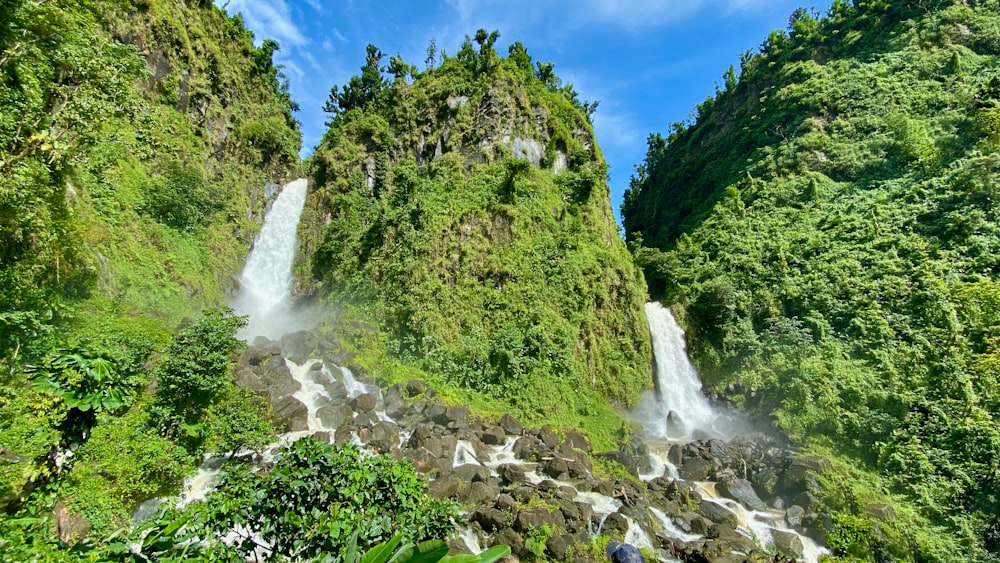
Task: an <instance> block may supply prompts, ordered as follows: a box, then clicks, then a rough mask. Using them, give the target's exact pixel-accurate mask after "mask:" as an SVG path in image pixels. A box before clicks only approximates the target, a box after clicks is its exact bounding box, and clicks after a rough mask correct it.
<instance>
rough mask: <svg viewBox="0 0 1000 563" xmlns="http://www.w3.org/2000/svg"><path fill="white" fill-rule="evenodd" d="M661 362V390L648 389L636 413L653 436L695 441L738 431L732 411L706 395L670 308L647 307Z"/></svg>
mask: <svg viewBox="0 0 1000 563" xmlns="http://www.w3.org/2000/svg"><path fill="white" fill-rule="evenodd" d="M646 318H647V319H648V321H649V332H650V335H651V337H652V340H653V356H654V358H655V360H656V389H655V390H654V391H647V392H646V393H645V394H644V395H643V397H642V401H641V403H640V404H639V407H638V408H637V409H636V410H635V411H634V412H633V413H632V415H633V417H634V418H635V419H636V420H637V421H639V422H641V423H642V424H643V427H644V429H645V431H646V433H647V434H648V435H649V436H650V437H651V438H656V439H661V440H678V441H690V440H696V439H699V438H723V439H726V440H728V439H730V438H732V437H733V436H735V435H736V434H737V431H736V429H737V428H739V425H738V424H737V422H736V420H735V417H734V415H733V414H732V413H729V412H726V411H724V410H722V409H717V408H715V407H713V406H712V405H711V403H709V402H708V398H707V397H705V395H704V394H703V393H702V391H701V380H700V379H699V378H698V372H697V371H695V369H694V365H692V364H691V360H690V359H689V358H688V356H687V349H686V346H685V344H684V330H683V329H682V328H681V327H680V326H679V325H678V324H677V321H675V320H674V317H673V315H671V314H670V310H669V309H667V308H665V307H663V306H662V305H660V304H659V303H656V302H653V303H647V304H646Z"/></svg>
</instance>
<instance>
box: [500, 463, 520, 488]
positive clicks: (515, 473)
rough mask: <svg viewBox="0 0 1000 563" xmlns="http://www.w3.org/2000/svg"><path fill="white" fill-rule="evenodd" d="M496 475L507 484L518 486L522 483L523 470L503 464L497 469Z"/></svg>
mask: <svg viewBox="0 0 1000 563" xmlns="http://www.w3.org/2000/svg"><path fill="white" fill-rule="evenodd" d="M497 474H498V475H499V476H500V479H502V480H503V481H504V482H505V483H507V484H520V483H523V482H524V479H525V475H524V469H522V468H521V466H520V465H517V464H514V463H504V464H503V465H500V466H499V467H497Z"/></svg>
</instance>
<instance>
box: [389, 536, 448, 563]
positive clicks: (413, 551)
mask: <svg viewBox="0 0 1000 563" xmlns="http://www.w3.org/2000/svg"><path fill="white" fill-rule="evenodd" d="M446 555H448V544H446V543H445V542H443V541H441V540H429V541H425V542H420V543H419V544H417V545H416V546H412V547H407V548H404V549H400V551H399V552H398V553H397V554H396V556H395V557H393V558H392V559H391V562H392V563H437V562H438V561H441V560H442V559H444V557H445V556H446Z"/></svg>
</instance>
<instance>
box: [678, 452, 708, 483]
mask: <svg viewBox="0 0 1000 563" xmlns="http://www.w3.org/2000/svg"><path fill="white" fill-rule="evenodd" d="M714 467H715V464H714V463H712V462H711V461H708V460H707V459H701V458H700V457H695V458H689V459H685V460H684V464H683V465H681V468H680V475H681V479H684V480H685V481H704V480H706V479H708V474H709V473H711V472H712V469H713V468H714Z"/></svg>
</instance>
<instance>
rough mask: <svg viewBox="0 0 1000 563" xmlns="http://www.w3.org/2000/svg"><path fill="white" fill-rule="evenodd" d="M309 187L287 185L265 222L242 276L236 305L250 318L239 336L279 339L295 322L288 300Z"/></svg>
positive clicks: (305, 183)
mask: <svg viewBox="0 0 1000 563" xmlns="http://www.w3.org/2000/svg"><path fill="white" fill-rule="evenodd" d="M307 186H308V181H307V180H305V179H298V180H294V181H292V182H289V183H287V184H285V186H284V187H283V188H282V189H281V193H280V194H278V197H277V199H275V200H274V203H273V204H272V205H271V209H270V210H269V211H268V213H267V216H266V217H265V218H264V225H263V226H262V227H261V229H260V234H258V235H257V239H256V240H255V241H254V247H253V250H251V251H250V256H248V257H247V263H246V266H244V268H243V274H242V275H241V276H240V284H241V289H240V293H239V295H238V296H237V297H236V299H235V300H234V302H233V308H234V309H235V310H236V312H237V313H238V314H241V315H249V317H250V320H249V324H248V325H247V327H246V328H245V329H243V331H242V333H241V335H240V336H242V337H243V338H245V339H247V340H251V339H253V338H254V337H255V336H266V337H268V338H272V339H277V338H280V337H281V335H283V334H284V333H285V332H287V330H288V328H289V324H290V322H291V321H292V319H291V315H290V314H289V313H290V312H289V303H288V297H289V294H290V289H291V285H292V262H293V261H294V260H295V250H296V245H297V243H298V241H297V239H296V236H295V234H296V231H297V229H298V224H299V216H300V215H302V208H303V206H304V205H305V201H306V188H307ZM296 328H300V327H296Z"/></svg>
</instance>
